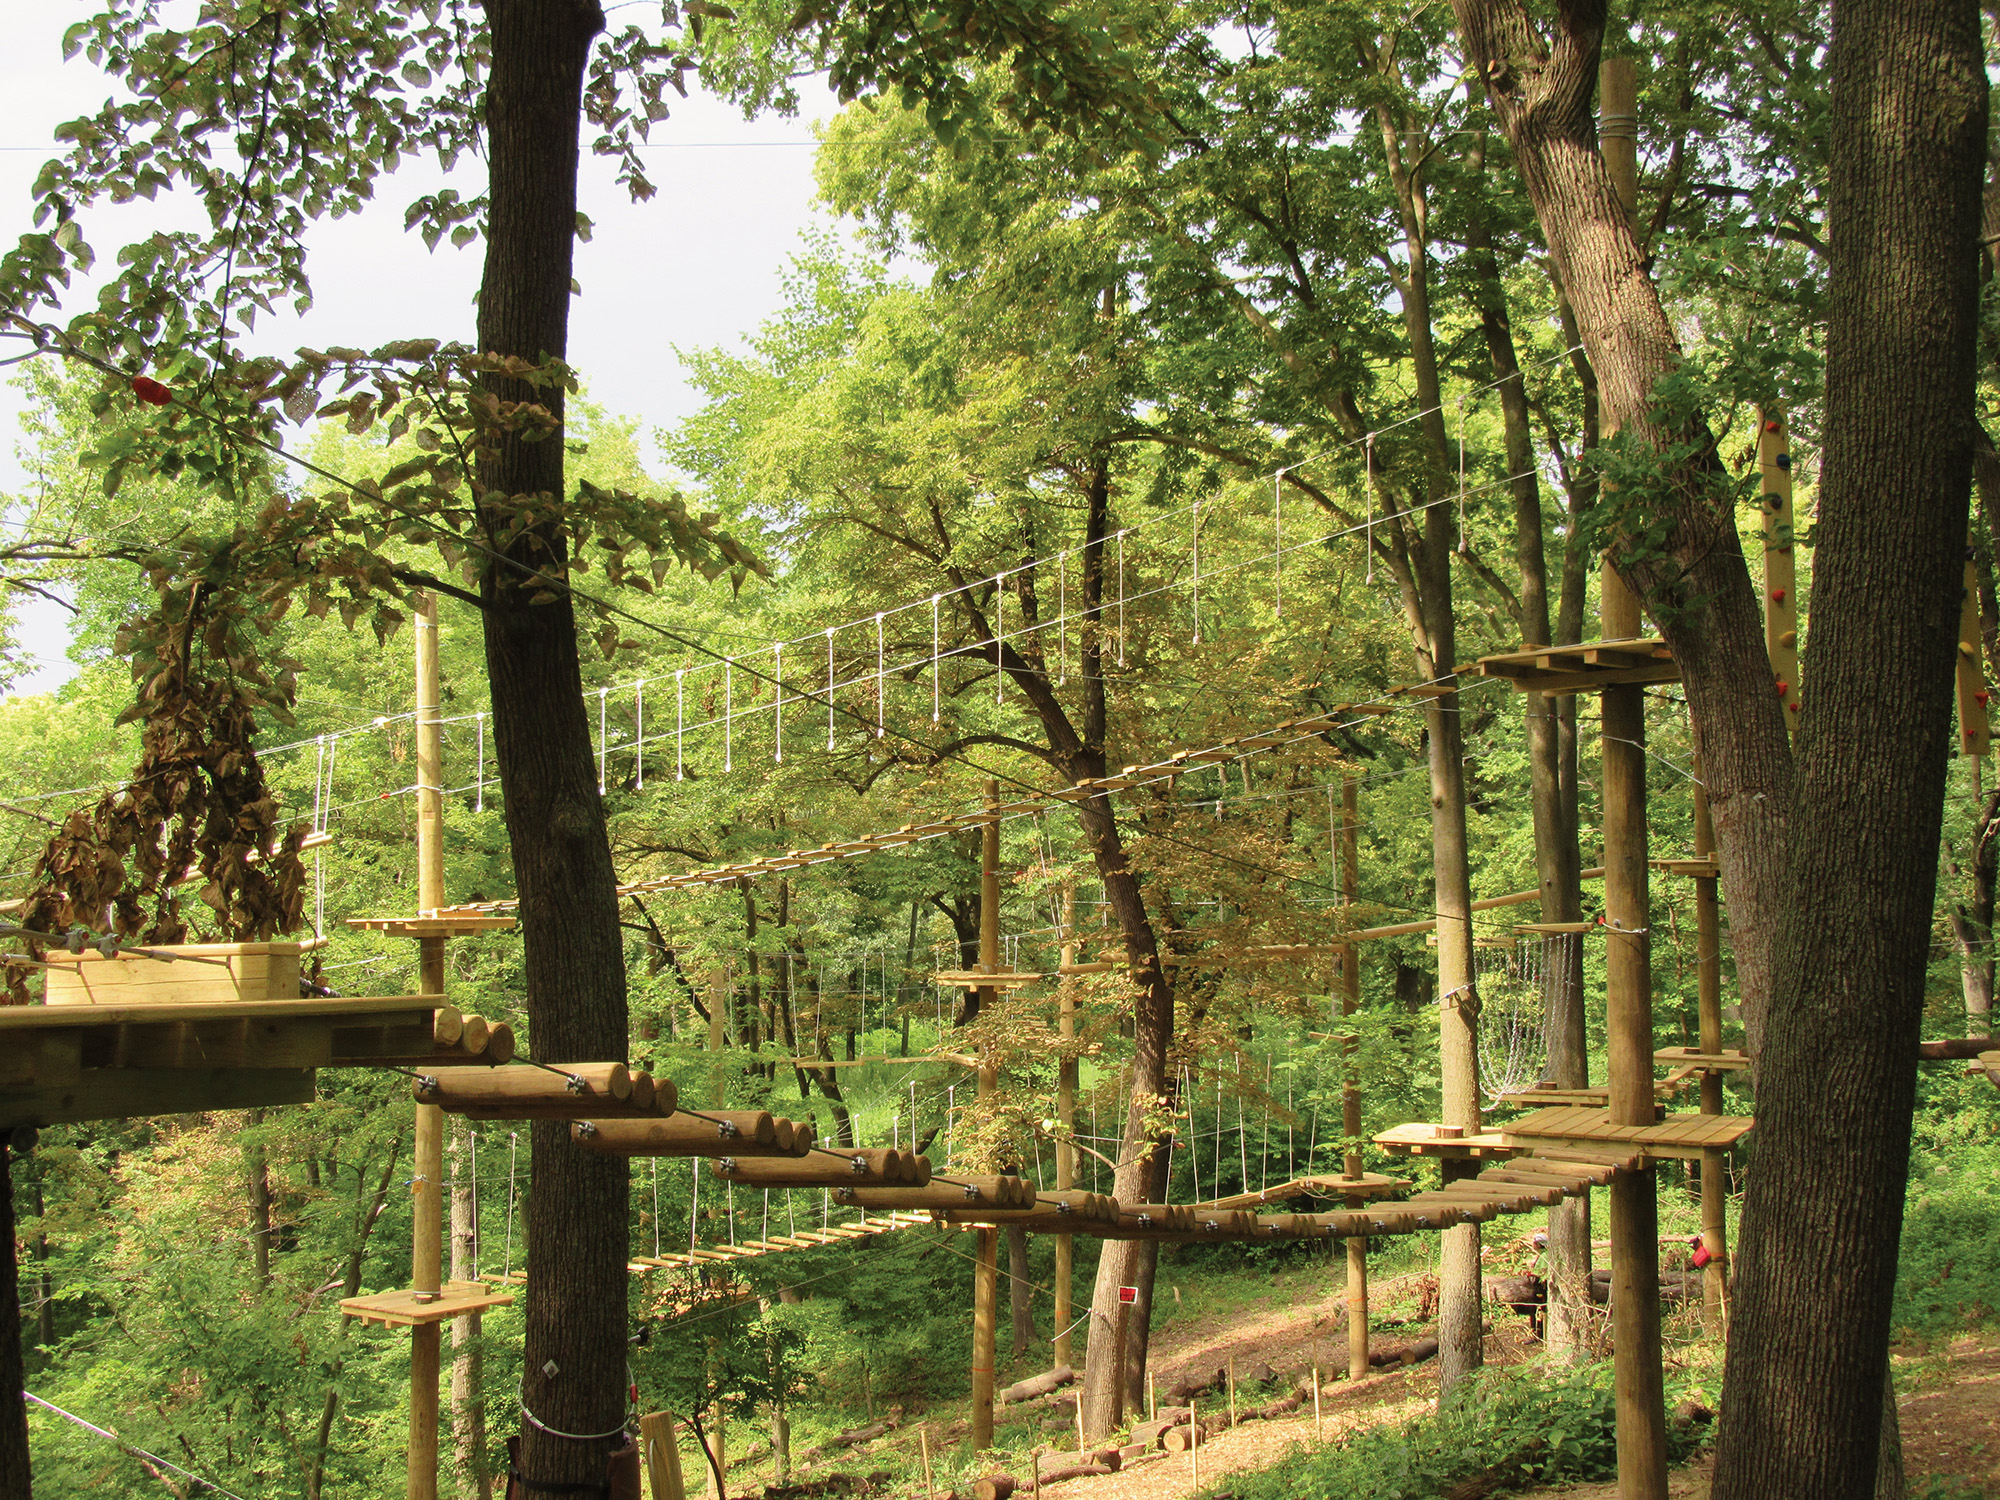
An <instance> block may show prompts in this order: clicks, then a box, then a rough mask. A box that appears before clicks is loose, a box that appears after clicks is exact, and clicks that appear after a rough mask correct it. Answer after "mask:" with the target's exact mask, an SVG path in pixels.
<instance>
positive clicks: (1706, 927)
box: [1694, 731, 1729, 1338]
mask: <svg viewBox="0 0 2000 1500" xmlns="http://www.w3.org/2000/svg"><path fill="white" fill-rule="evenodd" d="M1696 733H1697V736H1699V731H1697V732H1696ZM1699 744H1700V742H1699V738H1697V741H1696V746H1697V748H1696V750H1695V754H1694V774H1695V784H1694V852H1695V857H1696V858H1697V859H1699V858H1702V857H1704V856H1706V857H1710V858H1712V857H1713V856H1714V854H1715V820H1714V818H1713V817H1711V816H1710V815H1709V808H1708V788H1707V787H1706V786H1704V785H1703V784H1702V763H1701V750H1700V748H1699ZM1715 885H1716V882H1715V879H1714V877H1713V876H1709V875H1697V876H1696V877H1695V882H1694V930H1695V955H1694V972H1695V982H1696V985H1697V992H1696V1000H1697V1004H1698V1005H1699V1007H1700V1016H1701V1050H1702V1051H1704V1052H1720V1051H1721V1050H1722V924H1721V921H1720V919H1719V914H1718V912H1717V910H1716V900H1715ZM1701 1112H1702V1113H1703V1114H1705V1115H1719V1114H1721V1113H1722V1074H1721V1073H1720V1072H1719V1071H1717V1070H1715V1069H1713V1068H1711V1069H1709V1070H1708V1071H1707V1072H1705V1073H1703V1074H1702V1075H1701ZM1725 1161H1726V1154H1725V1153H1724V1152H1721V1151H1704V1152H1703V1153H1702V1156H1701V1242H1702V1246H1703V1248H1704V1249H1706V1250H1707V1251H1708V1264H1707V1265H1706V1266H1704V1267H1702V1273H1701V1321H1702V1327H1703V1328H1704V1329H1705V1330H1706V1331H1707V1332H1708V1333H1709V1334H1710V1335H1711V1336H1712V1337H1715V1338H1721V1337H1722V1336H1723V1335H1724V1333H1725V1332H1726V1330H1725V1328H1724V1325H1723V1312H1722V1309H1723V1301H1724V1299H1725V1297H1726V1296H1727V1295H1728V1266H1729V1227H1728V1220H1727V1217H1726V1210H1727V1204H1728V1182H1727V1180H1726V1178H1725V1176H1724V1172H1725V1170H1726V1168H1725V1165H1724V1163H1725Z"/></svg>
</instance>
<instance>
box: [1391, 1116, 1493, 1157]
mask: <svg viewBox="0 0 2000 1500" xmlns="http://www.w3.org/2000/svg"><path fill="white" fill-rule="evenodd" d="M1443 1128H1444V1127H1443V1126H1440V1125H1427V1124H1423V1123H1422V1122H1419V1123H1417V1124H1414V1125H1395V1126H1392V1127H1390V1128H1389V1129H1387V1130H1385V1131H1383V1132H1382V1133H1381V1134H1380V1135H1378V1136H1376V1137H1375V1138H1374V1140H1375V1144H1376V1145H1378V1146H1380V1147H1382V1148H1383V1150H1385V1151H1396V1152H1401V1153H1404V1154H1406V1155H1409V1156H1433V1157H1440V1158H1451V1159H1454V1160H1460V1159H1465V1158H1485V1157H1507V1156H1511V1155H1513V1154H1514V1152H1516V1151H1517V1150H1519V1149H1520V1148H1519V1147H1518V1146H1515V1145H1511V1144H1509V1143H1508V1142H1507V1141H1506V1140H1503V1139H1502V1138H1501V1135H1500V1133H1499V1132H1497V1131H1492V1130H1488V1131H1482V1132H1480V1133H1479V1134H1477V1135H1460V1136H1441V1135H1439V1134H1438V1131H1440V1130H1441V1129H1443Z"/></svg>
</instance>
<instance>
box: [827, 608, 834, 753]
mask: <svg viewBox="0 0 2000 1500" xmlns="http://www.w3.org/2000/svg"><path fill="white" fill-rule="evenodd" d="M826 748H827V749H828V750H829V751H830V750H832V749H833V627H832V626H831V625H829V626H828V627H827V631H826Z"/></svg>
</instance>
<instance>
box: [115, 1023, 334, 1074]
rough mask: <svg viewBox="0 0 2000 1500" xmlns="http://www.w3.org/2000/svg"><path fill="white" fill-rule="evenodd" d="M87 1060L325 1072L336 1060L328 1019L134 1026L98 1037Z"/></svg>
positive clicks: (125, 1064)
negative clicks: (316, 1070) (303, 1069)
mask: <svg viewBox="0 0 2000 1500" xmlns="http://www.w3.org/2000/svg"><path fill="white" fill-rule="evenodd" d="M84 1060H85V1062H86V1063H87V1064H88V1065H90V1066H93V1067H104V1068H323V1067H326V1066H327V1065H328V1064H330V1063H331V1062H332V1061H333V1021H332V1019H331V1018H330V1017H326V1016H306V1017H292V1018H288V1019H283V1020H280V1019H276V1018H272V1019H268V1020H267V1019H261V1018H255V1017H250V1016H230V1017H223V1018H221V1019H218V1020H213V1021H209V1020H202V1021H163V1022H160V1023H159V1024H157V1025H145V1024H142V1023H139V1022H130V1023H127V1024H126V1025H123V1026H119V1027H117V1028H116V1029H115V1030H113V1031H109V1032H108V1033H102V1034H100V1035H97V1036H93V1037H92V1038H91V1039H90V1041H89V1042H87V1043H86V1044H85V1048H84Z"/></svg>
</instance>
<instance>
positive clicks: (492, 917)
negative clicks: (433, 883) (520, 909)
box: [347, 907, 515, 938]
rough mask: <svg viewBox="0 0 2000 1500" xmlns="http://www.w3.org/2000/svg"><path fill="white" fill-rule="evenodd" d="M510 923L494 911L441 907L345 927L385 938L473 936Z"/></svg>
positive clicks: (358, 919) (357, 919)
mask: <svg viewBox="0 0 2000 1500" xmlns="http://www.w3.org/2000/svg"><path fill="white" fill-rule="evenodd" d="M514 920H515V919H514V918H512V917H508V916H502V915H501V914H500V913H498V912H491V911H483V910H478V909H473V908H467V909H465V910H460V909H458V908H456V907H442V908H440V909H439V910H437V911H421V912H418V913H417V914H416V915H415V916H414V917H349V918H348V919H347V925H348V926H349V927H355V928H359V929H361V930H362V931H365V932H379V933H382V934H384V935H385V936H388V937H405V938H441V937H476V936H477V935H478V934H480V933H482V932H506V931H508V930H509V929H511V928H512V927H513V926H514Z"/></svg>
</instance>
